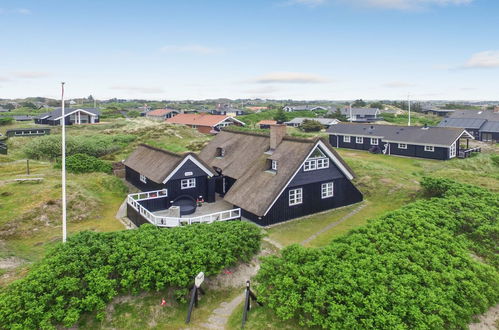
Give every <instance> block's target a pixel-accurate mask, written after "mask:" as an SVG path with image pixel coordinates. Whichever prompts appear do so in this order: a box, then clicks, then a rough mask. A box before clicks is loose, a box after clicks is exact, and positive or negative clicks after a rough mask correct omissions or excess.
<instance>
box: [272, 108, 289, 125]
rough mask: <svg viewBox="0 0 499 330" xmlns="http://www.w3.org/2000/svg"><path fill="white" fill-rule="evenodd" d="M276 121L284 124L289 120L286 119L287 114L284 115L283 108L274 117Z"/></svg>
mask: <svg viewBox="0 0 499 330" xmlns="http://www.w3.org/2000/svg"><path fill="white" fill-rule="evenodd" d="M274 120H275V121H277V122H278V123H283V122H285V121H286V120H288V119H287V118H286V114H285V113H284V109H283V108H282V107H281V108H279V109H277V113H276V115H275V116H274Z"/></svg>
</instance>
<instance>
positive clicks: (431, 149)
mask: <svg viewBox="0 0 499 330" xmlns="http://www.w3.org/2000/svg"><path fill="white" fill-rule="evenodd" d="M424 151H435V147H433V146H424Z"/></svg>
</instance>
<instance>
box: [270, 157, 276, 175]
mask: <svg viewBox="0 0 499 330" xmlns="http://www.w3.org/2000/svg"><path fill="white" fill-rule="evenodd" d="M270 163H271V165H270V168H271V169H272V170H273V171H276V172H277V160H274V159H272V160H271V161H270Z"/></svg>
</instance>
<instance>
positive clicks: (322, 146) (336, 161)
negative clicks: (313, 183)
mask: <svg viewBox="0 0 499 330" xmlns="http://www.w3.org/2000/svg"><path fill="white" fill-rule="evenodd" d="M317 147H320V149H321V151H322V152H324V153H325V154H326V155H327V156H328V157H329V159H331V160H332V162H333V164H335V165H336V166H337V167H338V168H339V169H340V171H341V172H342V173H343V174H344V175H345V176H346V177H347V179H349V180H352V179H353V174H352V173H351V172H350V171H348V170H347V168H346V167H345V166H343V164H342V163H341V162H340V161H339V159H338V158H337V157H336V156H335V155H334V154H333V153H332V152H331V150H329V148H328V147H327V146H326V145H325V144H324V142H322V141H320V140H319V141H317V143H316V144H315V145H314V147H313V148H312V150H310V152H309V153H308V155H307V157H305V160H303V162H302V163H301V164H300V166H298V168H297V169H296V171H295V173H294V174H293V175H292V176H291V178H290V179H289V180H288V182H286V184H285V185H284V188H282V189H281V191H280V192H279V194H277V197H276V198H275V199H274V201H272V203H271V204H270V206H269V207H268V208H267V211H265V213H263V216H266V215H267V213H269V211H270V209H271V208H272V206H274V204H275V202H277V200H278V199H279V197H281V195H282V193H283V192H284V190H286V188H287V187H288V186H289V184H290V183H291V181H293V179H294V178H295V176H296V174H298V172H300V169H301V168H302V167H303V164H305V162H306V161H307V160H308V159H309V157H310V155H312V153H313V152H314V150H315V149H316V148H317Z"/></svg>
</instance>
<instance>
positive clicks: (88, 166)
mask: <svg viewBox="0 0 499 330" xmlns="http://www.w3.org/2000/svg"><path fill="white" fill-rule="evenodd" d="M55 167H56V168H61V161H60V160H58V161H57V163H56V165H55ZM66 170H67V171H68V172H71V173H90V172H104V173H111V171H112V170H113V166H112V165H111V164H109V163H108V162H105V161H103V160H100V159H99V158H96V157H93V156H89V155H86V154H74V155H71V156H68V157H66Z"/></svg>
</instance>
